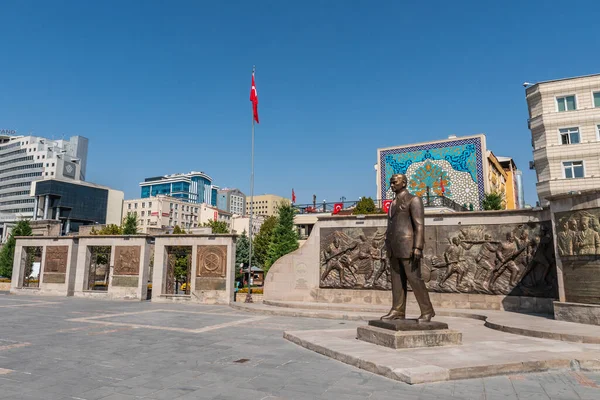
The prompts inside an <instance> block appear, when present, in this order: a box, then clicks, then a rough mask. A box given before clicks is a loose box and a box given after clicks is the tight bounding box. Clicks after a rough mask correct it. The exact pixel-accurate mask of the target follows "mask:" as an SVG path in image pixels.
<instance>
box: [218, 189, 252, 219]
mask: <svg viewBox="0 0 600 400" xmlns="http://www.w3.org/2000/svg"><path fill="white" fill-rule="evenodd" d="M217 208H218V209H220V210H225V211H228V212H230V213H232V214H236V215H244V214H246V195H245V194H244V193H242V192H241V191H240V190H239V189H229V188H223V189H219V190H217Z"/></svg>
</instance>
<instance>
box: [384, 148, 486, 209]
mask: <svg viewBox="0 0 600 400" xmlns="http://www.w3.org/2000/svg"><path fill="white" fill-rule="evenodd" d="M483 151H485V149H484V144H483V143H482V137H470V138H465V139H456V140H452V141H445V142H440V143H429V144H424V145H418V146H411V147H398V148H393V149H387V150H381V151H380V153H379V171H380V176H379V179H380V184H381V193H380V194H379V195H380V196H381V198H382V199H391V198H393V196H394V194H393V192H392V191H391V189H390V187H389V181H390V177H391V176H392V175H394V174H405V175H406V176H407V178H408V190H409V191H410V192H411V193H413V194H415V195H418V196H423V195H426V194H427V188H429V194H430V195H432V196H436V195H437V196H441V195H442V190H443V191H444V196H446V197H448V198H450V199H452V200H454V201H455V202H457V203H458V204H461V205H466V206H467V207H468V206H469V205H470V204H473V207H474V208H475V209H479V208H480V204H481V202H482V201H483V197H484V194H485V191H484V189H485V186H484V185H485V183H484V174H483V162H484V160H483ZM442 185H443V186H442Z"/></svg>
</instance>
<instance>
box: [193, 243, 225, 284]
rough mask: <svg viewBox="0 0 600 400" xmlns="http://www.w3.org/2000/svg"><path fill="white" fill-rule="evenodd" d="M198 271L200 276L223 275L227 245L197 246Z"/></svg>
mask: <svg viewBox="0 0 600 400" xmlns="http://www.w3.org/2000/svg"><path fill="white" fill-rule="evenodd" d="M197 257H198V258H197V267H198V272H197V274H196V276H200V277H225V275H226V273H227V246H198V256H197Z"/></svg>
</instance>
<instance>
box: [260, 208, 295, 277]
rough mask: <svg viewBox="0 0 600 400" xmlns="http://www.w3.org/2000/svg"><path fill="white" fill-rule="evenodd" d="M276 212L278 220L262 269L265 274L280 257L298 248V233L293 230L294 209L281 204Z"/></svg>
mask: <svg viewBox="0 0 600 400" xmlns="http://www.w3.org/2000/svg"><path fill="white" fill-rule="evenodd" d="M278 212H279V218H278V219H277V225H275V229H273V234H272V237H271V243H270V245H269V251H268V255H267V262H266V264H265V266H264V267H263V269H264V270H265V272H267V271H268V270H269V268H270V267H271V265H273V264H274V263H275V261H277V260H278V259H279V258H280V257H282V256H284V255H286V254H288V253H291V252H292V251H294V250H296V249H297V248H298V232H297V231H296V229H295V228H294V208H293V207H292V206H291V205H290V204H287V203H281V204H280V205H279V207H278Z"/></svg>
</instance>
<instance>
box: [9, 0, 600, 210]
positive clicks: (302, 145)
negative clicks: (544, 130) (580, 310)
mask: <svg viewBox="0 0 600 400" xmlns="http://www.w3.org/2000/svg"><path fill="white" fill-rule="evenodd" d="M569 4H570V5H568V7H565V5H566V3H565V2H564V1H562V2H556V4H554V2H553V1H527V2H516V1H514V2H513V1H504V2H495V3H494V4H491V2H486V1H483V2H482V1H473V2H460V1H458V2H447V1H443V2H431V1H430V2H403V1H379V2H372V1H350V0H347V1H342V0H330V1H303V2H289V1H258V0H257V1H252V2H250V1H218V2H217V1H210V2H209V1H171V2H167V1H133V0H127V1H108V0H106V1H96V2H91V1H53V2H43V1H16V0H15V1H9V0H7V1H3V2H2V3H0V16H1V20H2V24H1V28H0V29H1V31H2V33H1V36H0V128H1V129H16V130H17V131H18V132H19V133H23V134H26V133H29V132H32V133H33V134H36V135H40V136H48V137H54V138H60V137H62V136H63V135H64V136H65V137H69V136H71V135H83V136H86V137H88V138H89V139H90V149H89V161H88V174H87V179H88V180H89V181H92V182H95V183H99V184H104V185H108V186H111V187H114V188H117V189H120V190H123V191H124V192H125V196H126V198H134V197H139V187H138V183H139V182H140V181H142V180H143V178H145V177H148V176H155V175H162V174H167V173H175V172H186V171H190V170H201V171H204V172H206V173H208V174H209V175H210V176H212V177H213V179H214V181H215V184H217V185H220V186H229V187H238V188H240V189H241V190H242V191H244V192H246V193H248V190H249V178H250V172H249V170H250V128H251V103H250V101H249V100H248V96H249V89H250V75H251V69H252V65H253V64H255V65H256V68H257V72H256V84H257V89H258V95H259V100H260V104H259V113H260V118H261V124H260V125H258V126H257V128H256V184H255V185H256V189H255V193H256V194H261V193H275V194H279V195H284V196H290V192H291V189H292V187H293V188H294V189H295V192H296V195H297V197H298V199H297V200H298V202H311V201H312V195H313V194H316V195H317V200H318V201H319V202H321V201H322V200H324V199H326V200H327V201H337V200H339V198H340V197H341V196H345V197H346V198H347V199H356V198H358V197H359V196H376V186H375V172H374V169H373V165H374V164H375V162H376V149H377V148H381V147H387V146H393V145H401V144H408V143H415V142H420V141H425V140H436V139H443V138H446V137H447V136H448V135H450V134H456V135H459V136H461V135H468V134H475V133H485V134H486V135H487V142H488V148H490V149H491V150H492V151H494V153H495V154H497V155H502V156H512V157H514V158H515V160H516V163H517V165H518V167H519V168H521V169H522V170H523V171H524V179H525V189H526V201H527V202H528V203H532V204H535V201H536V200H537V195H536V193H535V174H534V173H533V171H529V170H528V169H527V168H528V165H527V164H528V161H529V160H531V159H532V154H531V145H530V132H529V130H528V129H527V105H526V102H525V94H524V89H523V87H522V86H521V84H522V82H524V81H529V82H537V81H542V80H547V79H554V78H561V77H569V76H576V75H584V74H591V73H598V72H600V52H599V51H598V49H599V48H600V33H599V31H598V20H597V16H598V15H600V2H597V1H595V2H593V1H589V2H584V1H579V2H577V3H569Z"/></svg>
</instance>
